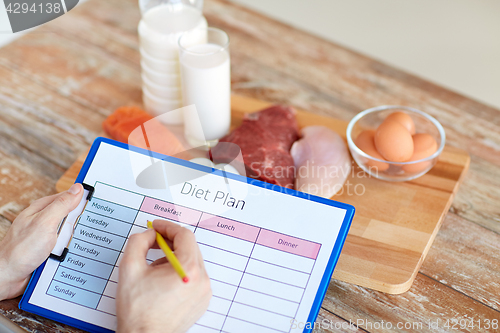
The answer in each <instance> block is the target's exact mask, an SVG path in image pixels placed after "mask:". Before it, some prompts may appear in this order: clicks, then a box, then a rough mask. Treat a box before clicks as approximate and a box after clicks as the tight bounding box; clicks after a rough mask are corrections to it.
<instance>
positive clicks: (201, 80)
mask: <svg viewBox="0 0 500 333" xmlns="http://www.w3.org/2000/svg"><path fill="white" fill-rule="evenodd" d="M209 29H212V28H209ZM209 39H210V36H209ZM193 44H194V45H191V46H189V47H186V48H185V49H184V50H182V48H181V52H180V64H181V81H182V100H183V104H184V105H191V104H194V105H195V106H196V111H197V116H198V117H199V119H196V115H194V114H189V116H185V122H184V133H185V136H186V139H187V140H188V141H189V142H190V143H191V144H192V145H194V146H196V145H209V146H212V145H213V144H214V143H216V142H217V140H218V139H220V138H221V137H223V136H224V135H225V134H227V132H228V131H229V127H230V124H231V76H230V62H229V52H228V48H227V47H224V46H221V45H218V44H212V43H205V44H196V43H193ZM181 45H182V44H181ZM200 123H201V129H202V131H200V127H199V124H200Z"/></svg>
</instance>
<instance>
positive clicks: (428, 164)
mask: <svg viewBox="0 0 500 333" xmlns="http://www.w3.org/2000/svg"><path fill="white" fill-rule="evenodd" d="M396 111H402V112H404V113H406V114H408V115H409V116H410V117H411V118H412V119H413V122H414V123H415V133H427V134H430V135H431V136H432V137H433V138H434V139H435V140H436V142H437V145H438V150H437V151H436V152H435V153H434V154H432V155H431V156H429V157H427V158H424V159H421V160H416V161H411V162H389V161H386V160H381V159H378V158H376V157H373V156H370V155H368V154H366V153H365V152H363V151H362V150H361V149H359V148H358V147H357V146H356V145H355V144H354V140H355V139H356V137H357V136H358V135H359V134H360V133H361V132H362V131H364V130H368V129H371V130H376V129H377V127H378V126H379V125H380V124H381V123H382V122H383V121H384V120H385V118H386V117H387V116H389V115H390V114H391V113H393V112H396ZM346 136H347V144H348V146H349V150H350V151H351V155H352V157H353V158H354V160H355V161H356V163H357V164H358V165H359V166H360V167H361V169H363V170H364V171H365V172H366V173H368V174H369V175H371V176H373V177H375V178H378V179H383V180H387V181H393V182H403V181H407V180H411V179H415V178H418V177H420V176H422V175H424V174H425V173H426V172H428V171H429V170H430V169H432V167H433V166H434V165H435V164H436V162H437V160H438V157H439V155H440V154H441V152H442V151H443V148H444V144H445V141H446V136H445V133H444V129H443V126H441V124H440V123H439V122H438V121H437V120H436V119H434V118H433V117H431V116H430V115H428V114H426V113H425V112H422V111H420V110H417V109H414V108H410V107H406V106H399V105H382V106H377V107H374V108H371V109H368V110H365V111H363V112H360V113H358V114H357V115H356V116H355V117H354V118H352V120H351V121H350V122H349V125H348V126H347V133H346ZM382 163H383V164H382ZM381 165H383V167H379V166H381ZM387 165H389V167H388V168H387Z"/></svg>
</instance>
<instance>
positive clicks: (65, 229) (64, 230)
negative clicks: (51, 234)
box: [49, 183, 94, 262]
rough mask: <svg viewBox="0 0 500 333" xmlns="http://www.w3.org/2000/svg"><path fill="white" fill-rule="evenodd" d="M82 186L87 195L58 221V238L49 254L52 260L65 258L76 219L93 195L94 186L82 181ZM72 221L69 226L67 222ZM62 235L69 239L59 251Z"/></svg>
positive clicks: (78, 219)
mask: <svg viewBox="0 0 500 333" xmlns="http://www.w3.org/2000/svg"><path fill="white" fill-rule="evenodd" d="M82 186H83V190H84V191H87V196H86V197H84V198H82V201H81V202H80V204H79V205H78V206H77V207H76V208H75V209H74V210H73V211H71V212H70V213H69V214H68V215H66V217H64V219H62V221H61V223H59V227H58V229H57V236H58V239H57V243H56V246H55V247H54V249H53V250H52V252H51V253H50V255H49V258H50V259H54V260H57V261H60V262H63V261H64V259H66V255H67V254H68V252H69V244H70V243H71V240H72V239H73V235H74V233H75V229H76V226H77V224H78V221H80V218H81V216H82V214H83V212H84V211H85V208H87V204H88V203H89V201H90V200H91V199H92V196H93V195H94V187H93V186H90V185H87V184H83V183H82ZM84 193H85V192H84ZM76 214H78V215H77V216H76V218H75V215H76ZM72 221H73V225H72V226H70V225H69V223H71V222H72ZM69 228H71V229H70V230H69ZM64 236H66V237H67V236H69V240H68V241H67V243H66V246H64V248H63V249H62V251H61V247H62V246H63V244H64V240H63V239H60V238H61V237H64ZM61 243H62V244H61ZM54 252H56V253H54ZM57 252H59V253H60V254H57Z"/></svg>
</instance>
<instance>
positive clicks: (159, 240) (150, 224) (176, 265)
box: [148, 221, 189, 283]
mask: <svg viewBox="0 0 500 333" xmlns="http://www.w3.org/2000/svg"><path fill="white" fill-rule="evenodd" d="M148 228H150V229H153V222H151V221H148ZM156 243H158V246H159V247H160V249H162V250H163V252H164V253H165V256H166V257H167V259H168V261H169V262H170V264H171V265H172V267H174V269H175V271H176V272H177V274H179V276H180V277H181V279H182V281H184V283H186V282H188V281H189V279H188V277H187V275H186V272H184V269H183V268H182V266H181V263H180V262H179V260H178V259H177V257H176V256H175V254H174V252H172V250H171V249H170V247H169V246H168V244H167V242H165V239H164V238H163V236H162V235H160V233H159V232H158V231H156Z"/></svg>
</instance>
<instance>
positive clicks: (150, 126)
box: [102, 106, 186, 155]
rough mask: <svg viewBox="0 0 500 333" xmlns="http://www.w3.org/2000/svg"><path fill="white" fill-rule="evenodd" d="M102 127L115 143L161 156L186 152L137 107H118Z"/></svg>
mask: <svg viewBox="0 0 500 333" xmlns="http://www.w3.org/2000/svg"><path fill="white" fill-rule="evenodd" d="M102 127H103V129H104V131H105V132H106V133H107V134H108V135H109V136H111V137H112V138H113V139H115V140H117V141H121V142H124V143H128V144H130V145H133V146H137V147H140V148H144V149H150V150H152V151H155V152H158V153H161V154H165V155H176V154H180V153H183V152H185V150H186V149H184V147H183V146H182V143H181V142H180V141H179V140H178V139H177V137H176V136H175V135H174V134H173V133H172V132H171V131H169V130H168V129H167V128H166V127H165V126H163V125H162V124H161V123H160V122H159V121H158V120H156V119H155V118H153V117H152V116H151V115H149V114H148V113H147V112H146V111H144V110H142V109H141V108H139V107H137V106H122V107H119V108H118V109H116V110H115V112H113V113H112V114H111V115H110V116H109V117H108V118H106V120H104V122H103V123H102Z"/></svg>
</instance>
